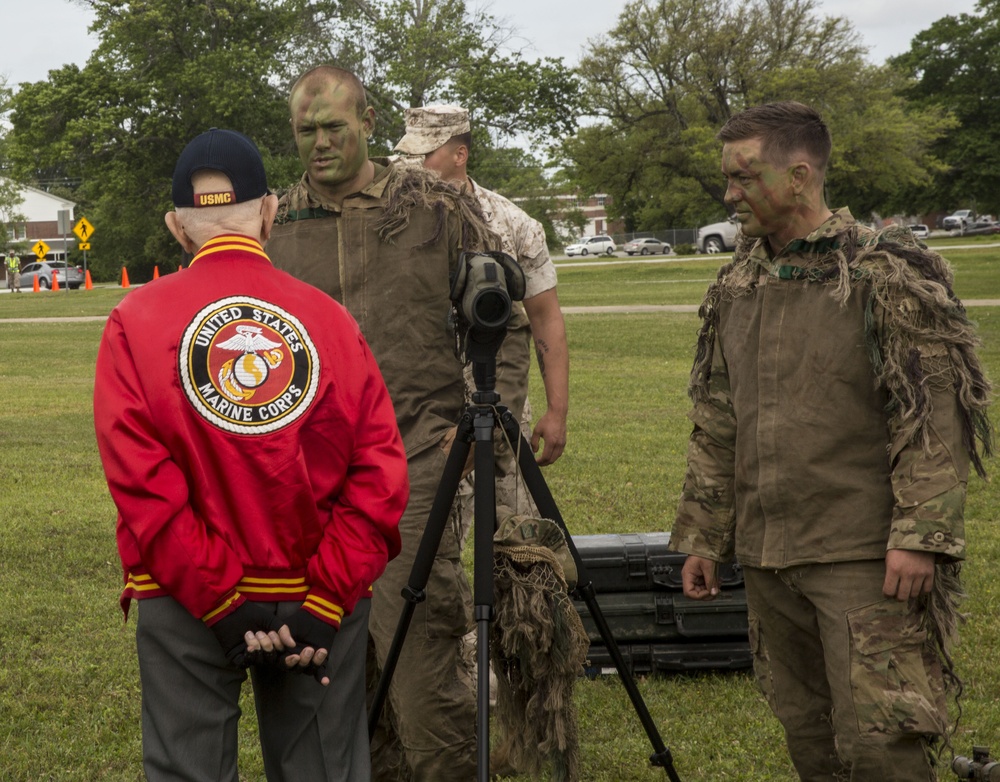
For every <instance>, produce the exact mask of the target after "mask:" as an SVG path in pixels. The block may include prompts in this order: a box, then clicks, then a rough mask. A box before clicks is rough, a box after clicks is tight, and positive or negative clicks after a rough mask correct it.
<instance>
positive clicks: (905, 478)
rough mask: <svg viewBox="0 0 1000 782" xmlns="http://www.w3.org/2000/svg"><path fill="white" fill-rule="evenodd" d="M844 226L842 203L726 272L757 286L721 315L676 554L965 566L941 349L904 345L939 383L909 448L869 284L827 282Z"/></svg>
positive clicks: (696, 411) (963, 455)
mask: <svg viewBox="0 0 1000 782" xmlns="http://www.w3.org/2000/svg"><path fill="white" fill-rule="evenodd" d="M854 226H856V223H855V222H854V219H853V218H852V217H851V215H850V213H849V212H848V211H847V210H846V209H843V210H840V211H838V212H837V213H835V214H834V215H833V216H832V217H831V218H830V219H829V220H828V221H827V222H825V223H824V224H823V225H821V226H820V227H819V228H817V229H816V230H815V231H814V232H813V233H812V234H810V235H809V236H808V237H807V238H806V239H804V240H796V241H793V242H791V243H789V245H788V246H786V247H785V248H784V249H783V250H782V251H781V252H780V253H778V254H777V255H776V256H775V257H774V258H770V257H769V256H768V252H767V248H766V243H765V242H763V241H758V242H757V244H756V246H755V247H754V248H753V249H752V250H751V252H750V255H749V257H747V258H745V259H744V260H742V261H737V262H736V263H734V264H733V267H734V269H733V270H732V271H735V272H737V273H742V274H744V275H746V277H748V278H750V279H753V278H754V277H756V284H755V285H750V286H748V287H747V288H746V289H745V290H743V291H742V292H741V293H740V294H738V295H735V296H728V297H723V300H722V301H721V302H720V303H719V305H718V326H717V328H716V332H715V343H714V353H713V356H712V364H711V373H710V378H709V381H708V389H707V390H708V394H707V398H705V400H704V401H701V402H696V404H695V406H694V408H693V409H692V411H691V412H690V413H689V417H690V418H691V420H692V421H693V422H694V425H695V428H694V432H693V433H692V435H691V439H690V441H689V446H688V469H687V474H686V477H685V482H684V488H683V493H682V496H681V501H680V505H679V508H678V512H677V517H676V521H675V523H674V527H673V532H672V535H671V543H670V545H671V547H672V548H673V549H675V550H678V551H682V552H685V553H689V554H697V555H699V556H703V557H707V558H710V559H715V560H718V561H723V560H725V559H727V558H729V557H731V556H732V554H733V551H734V549H735V553H736V556H737V558H738V559H739V561H740V562H741V563H743V564H744V565H750V566H754V567H767V568H784V567H789V566H792V565H798V564H805V563H816V562H836V561H846V560H862V559H880V558H883V557H884V556H885V552H886V549H887V548H901V549H912V550H918V551H929V552H934V553H937V554H939V555H943V556H944V557H946V558H953V559H960V558H962V557H963V556H964V549H965V540H964V528H963V507H964V500H965V486H966V481H967V478H968V467H969V458H968V455H967V452H966V450H965V447H964V446H963V443H962V435H961V423H960V420H959V410H958V404H957V400H956V395H955V392H954V388H953V384H952V383H951V382H949V380H948V378H949V377H950V375H948V373H947V371H946V370H947V368H945V371H942V370H941V362H942V360H944V361H946V358H944V359H943V358H942V357H943V356H945V357H946V351H945V348H944V346H943V345H942V344H941V343H940V342H935V340H934V339H930V340H926V341H924V342H923V343H921V344H919V346H918V348H917V350H916V353H918V354H919V361H920V362H921V364H922V365H924V366H926V368H927V370H928V371H927V374H928V376H930V377H935V376H936V377H938V378H944V382H942V383H937V384H936V385H935V384H934V383H932V384H931V388H930V389H929V392H930V393H931V395H932V405H933V407H932V413H931V417H930V421H929V426H927V427H925V431H926V432H927V433H928V437H927V438H926V439H927V441H926V443H924V444H921V443H920V442H910V441H908V440H907V438H906V437H905V436H904V435H903V433H904V432H906V431H907V427H906V421H905V415H906V413H905V410H903V409H902V407H905V406H899V405H897V406H895V407H892V406H890V403H891V402H893V401H894V400H892V399H891V398H890V395H889V394H888V392H887V391H886V389H885V388H884V387H883V386H882V385H880V384H878V383H877V382H876V381H877V373H876V371H875V369H874V368H873V363H872V361H873V358H872V353H871V352H870V347H871V345H870V343H868V342H866V340H867V338H868V336H869V334H870V333H871V334H872V335H873V336H874V337H875V338H877V339H878V340H879V341H880V344H882V345H885V344H886V343H885V342H884V340H885V339H887V338H888V334H887V332H886V328H885V324H886V322H887V320H889V319H888V318H887V317H886V312H885V311H884V310H881V309H879V308H878V307H871V306H869V305H870V301H869V297H870V295H871V283H870V281H869V280H866V278H865V276H864V271H863V270H861V272H859V274H858V277H857V279H853V278H852V281H851V284H850V290H849V295H848V296H847V298H846V301H845V302H843V303H842V302H841V301H840V300H838V299H837V298H835V296H834V290H835V287H836V284H837V280H836V279H831V278H830V277H829V276H828V277H825V278H823V277H822V273H823V271H824V270H829V269H830V268H831V263H833V261H832V258H833V257H834V255H835V254H836V253H837V251H838V243H839V242H840V241H841V240H842V238H843V235H844V232H845V231H847V230H848V229H850V228H852V227H854ZM858 230H859V233H860V237H861V239H862V240H865V238H866V237H867V238H868V239H870V238H871V236H872V235H873V233H872V232H871V231H868V230H867V229H864V228H861V227H858ZM877 255H878V254H877V253H876V254H873V255H872V257H873V258H875V260H873V261H872V263H873V264H876V265H877V264H878V260H877ZM883 257H884V256H883ZM739 264H748V265H749V267H747V266H744V267H743V269H742V270H741V269H739V268H737V267H738V266H739ZM872 268H874V267H872ZM875 271H876V272H877V271H878V270H877V269H876V270H875ZM883 276H884V275H883ZM722 278H723V275H721V274H720V283H722ZM821 278H822V279H821ZM893 306H895V307H897V308H898V310H899V312H905V311H906V310H907V308H911V307H912V306H913V304H912V302H908V301H907V300H905V298H901V299H900V300H899V301H897V302H895V303H894V305H893ZM866 319H867V320H866ZM866 323H867V326H866ZM915 358H916V357H915ZM890 411H894V412H890ZM911 439H912V438H911Z"/></svg>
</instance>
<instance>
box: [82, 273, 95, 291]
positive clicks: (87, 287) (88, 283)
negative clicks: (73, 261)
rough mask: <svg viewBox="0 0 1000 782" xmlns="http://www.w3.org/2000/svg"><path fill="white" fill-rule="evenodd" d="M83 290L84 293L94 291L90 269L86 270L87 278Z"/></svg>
mask: <svg viewBox="0 0 1000 782" xmlns="http://www.w3.org/2000/svg"><path fill="white" fill-rule="evenodd" d="M83 289H84V290H85V291H92V290H94V281H93V280H91V279H90V269H87V276H86V278H85V282H84V283H83Z"/></svg>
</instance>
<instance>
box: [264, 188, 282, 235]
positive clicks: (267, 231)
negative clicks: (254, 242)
mask: <svg viewBox="0 0 1000 782" xmlns="http://www.w3.org/2000/svg"><path fill="white" fill-rule="evenodd" d="M276 214H278V196H276V195H275V194H274V193H268V194H267V195H266V196H264V201H263V203H262V204H261V205H260V243H261V244H267V240H268V239H270V238H271V228H272V227H273V226H274V216H275V215H276Z"/></svg>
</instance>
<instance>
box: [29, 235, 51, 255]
mask: <svg viewBox="0 0 1000 782" xmlns="http://www.w3.org/2000/svg"><path fill="white" fill-rule="evenodd" d="M31 250H32V252H34V253H35V255H36V256H37V257H38V260H41V259H42V258H44V257H45V256H46V255H48V252H49V246H48V245H47V244H46V243H45V242H43V241H42V240H41V239H39V240H38V241H37V242H35V246H34V247H32V248H31Z"/></svg>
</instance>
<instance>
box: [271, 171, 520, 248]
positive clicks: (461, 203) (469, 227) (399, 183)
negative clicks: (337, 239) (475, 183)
mask: <svg viewBox="0 0 1000 782" xmlns="http://www.w3.org/2000/svg"><path fill="white" fill-rule="evenodd" d="M394 165H395V169H394V170H393V171H392V172H390V173H389V176H388V180H387V181H386V183H385V188H384V190H383V191H382V196H383V206H382V213H381V214H380V215H379V217H378V219H377V220H376V221H375V224H374V228H375V231H376V233H377V234H378V237H379V239H381V240H382V241H383V242H385V243H386V244H393V243H394V242H395V238H396V236H397V235H399V234H400V233H401V232H402V231H404V230H405V229H406V227H407V226H408V225H409V224H410V214H411V212H413V210H428V211H431V212H433V213H434V214H435V216H436V218H437V223H436V227H435V230H434V232H433V233H432V234H431V236H430V237H428V238H427V239H426V240H425V241H424V242H423V243H421V244H420V245H418V246H419V247H424V246H428V245H431V244H434V243H435V242H437V241H438V240H439V239H440V238H441V233H442V231H444V228H445V223H446V220H447V215H448V212H454V213H455V214H456V215H458V218H459V221H460V223H461V226H462V249H464V250H468V251H482V250H495V249H499V248H500V237H499V236H498V235H497V234H496V233H494V232H493V231H492V230H491V229H490V227H489V225H488V222H487V220H486V216H485V215H484V214H483V210H482V207H481V206H480V205H479V199H477V198H476V197H475V195H473V194H472V193H470V192H469V191H468V189H467V188H464V187H462V188H457V187H455V186H454V185H451V184H449V183H447V182H445V181H443V180H442V179H441V178H440V177H439V176H438V175H437V174H436V173H434V172H433V171H430V170H428V169H425V168H422V167H420V166H413V165H402V164H394ZM279 195H280V196H281V202H280V203H279V205H278V214H277V216H276V217H275V223H277V224H279V225H281V224H282V223H287V222H291V221H295V220H302V219H306V218H314V217H327V216H334V215H335V214H336V213H335V212H331V211H329V210H327V209H325V208H324V207H323V206H322V205H321V204H320V202H319V201H318V200H317V198H316V197H315V196H314V195H312V194H310V192H309V190H308V189H307V187H306V186H305V184H304V182H299V183H298V184H297V185H295V186H293V187H292V188H291V189H290V190H289V191H287V193H285V192H283V193H279ZM286 196H287V197H286Z"/></svg>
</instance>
